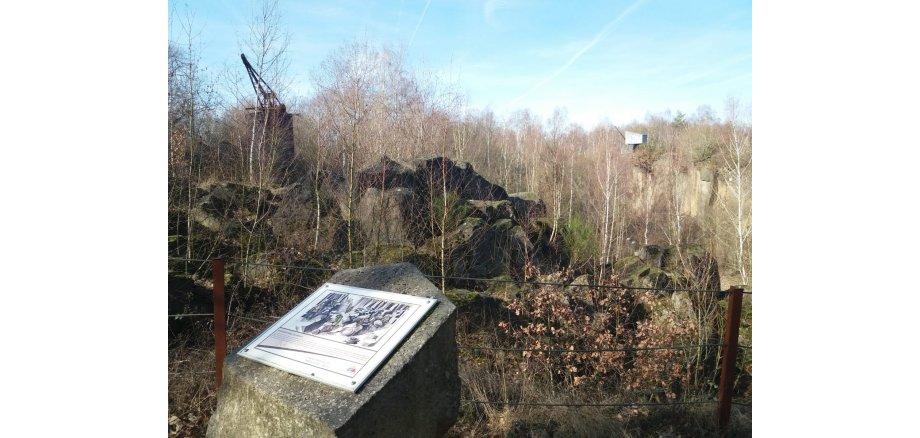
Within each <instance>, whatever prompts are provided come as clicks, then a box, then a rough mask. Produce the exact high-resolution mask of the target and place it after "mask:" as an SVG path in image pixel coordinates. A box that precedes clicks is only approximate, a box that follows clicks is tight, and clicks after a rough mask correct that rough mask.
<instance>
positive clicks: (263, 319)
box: [168, 257, 752, 408]
mask: <svg viewBox="0 0 920 438" xmlns="http://www.w3.org/2000/svg"><path fill="white" fill-rule="evenodd" d="M169 260H171V261H180V262H196V263H211V262H212V260H204V259H193V258H178V257H169ZM228 261H230V262H232V263H237V264H240V265H248V266H259V267H270V268H274V269H282V270H285V269H293V270H303V271H316V272H324V273H331V272H336V271H337V270H336V269H333V268H325V267H318V266H303V265H285V264H269V263H257V262H249V261H245V260H238V259H228ZM425 276H426V277H427V278H430V279H431V278H433V279H439V280H440V279H445V280H453V281H475V282H491V283H513V284H516V285H531V286H551V287H560V288H571V287H577V288H587V289H608V290H609V289H616V290H625V291H655V292H689V293H711V294H717V297H720V298H721V297H724V296H728V295H729V291H720V290H711V289H694V288H648V287H635V286H624V285H610V284H572V283H562V282H547V281H518V280H513V279H503V278H491V279H487V278H473V277H460V276H440V275H425ZM740 292H741V293H743V294H747V295H750V294H751V293H750V292H747V291H740ZM168 316H169V318H174V319H182V318H204V317H211V318H214V317H215V313H213V312H212V313H204V312H200V313H170V314H169V315H168ZM225 317H226V318H227V320H230V319H239V320H245V321H251V322H256V323H260V324H267V325H270V324H273V323H275V322H276V321H277V320H278V319H279V318H280V317H278V316H273V315H243V314H239V313H229V314H226V315H225ZM726 347H734V348H736V349H738V350H746V351H748V352H749V353H748V354H747V355H745V356H744V357H748V356H749V355H750V351H751V350H752V347H751V346H750V345H741V344H737V345H733V346H730V345H729V344H727V343H725V342H724V341H723V342H720V343H706V344H690V345H651V346H635V347H623V348H587V349H586V348H574V347H572V348H568V349H562V348H516V347H501V346H486V345H464V344H458V345H457V348H458V349H459V350H464V351H471V352H475V351H500V352H515V353H524V352H527V353H538V354H565V353H614V352H641V351H656V350H689V349H703V348H723V349H725V348H726ZM736 351H737V350H736ZM168 374H169V375H170V376H183V375H191V376H195V375H214V374H217V375H218V380H219V376H220V372H219V370H214V369H212V370H209V371H172V372H169V373H168ZM665 391H666V390H665V389H664V388H660V389H656V390H652V391H650V392H648V393H661V392H665ZM461 403H464V404H471V405H494V406H529V407H567V408H579V407H595V408H612V407H668V406H682V405H706V404H720V401H719V400H675V401H667V402H651V401H649V402H618V403H575V402H565V403H563V402H558V403H552V402H541V401H508V400H477V399H462V400H461ZM730 405H732V406H740V407H746V408H752V404H751V403H741V402H737V401H732V402H730ZM721 407H722V406H721V405H720V408H721Z"/></svg>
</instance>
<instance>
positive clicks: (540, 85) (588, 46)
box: [508, 0, 646, 106]
mask: <svg viewBox="0 0 920 438" xmlns="http://www.w3.org/2000/svg"><path fill="white" fill-rule="evenodd" d="M645 1H646V0H637V1H636V2H635V3H633V4H631V5H629V7H627V8H626V9H624V10H623V12H620V15H617V17H616V18H614V19H613V20H612V21H610V23H607V25H606V26H604V28H603V29H601V31H600V32H598V33H597V35H594V38H592V39H591V41H590V42H589V43H588V44H585V46H584V47H582V48H581V49H580V50H579V51H578V53H576V54H575V55H573V56H572V58H570V59H569V61H568V62H566V63H565V65H563V66H562V67H560V68H559V69H558V70H556V71H554V72H553V73H552V74H551V75H549V76H547V77H546V78H544V79H543V80H542V81H540V83H538V84H537V85H534V86H533V88H531V89H529V90H527V91H526V92H524V94H521V95H520V96H518V97H515V98H514V99H513V100H511V102H510V103H508V106H513V105H514V104H516V103H517V102H518V101H520V100H521V99H523V98H525V97H527V96H529V95H530V93H533V92H534V91H537V90H539V89H540V88H543V86H544V85H546V84H547V83H549V82H550V81H552V80H553V79H556V77H557V76H559V75H561V74H562V73H565V71H566V70H568V69H569V67H570V66H571V65H572V64H573V63H575V61H577V60H578V58H580V57H581V55H583V54H584V53H585V52H587V51H588V50H589V49H591V48H592V47H594V45H595V44H597V43H598V42H600V40H602V39H604V37H605V36H607V34H608V33H610V30H611V29H613V26H614V25H616V24H617V23H619V22H620V21H622V20H623V19H624V18H626V16H627V15H629V14H631V13H632V11H634V10H636V9H637V8H638V7H639V6H641V5H642V3H645Z"/></svg>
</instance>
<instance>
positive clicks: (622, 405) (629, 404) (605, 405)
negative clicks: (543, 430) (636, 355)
mask: <svg viewBox="0 0 920 438" xmlns="http://www.w3.org/2000/svg"><path fill="white" fill-rule="evenodd" d="M460 402H461V403H475V404H489V405H508V406H563V407H633V406H674V405H701V404H717V403H719V402H718V400H697V401H684V402H670V403H645V402H638V403H537V402H504V401H493V400H460Z"/></svg>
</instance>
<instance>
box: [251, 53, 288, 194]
mask: <svg viewBox="0 0 920 438" xmlns="http://www.w3.org/2000/svg"><path fill="white" fill-rule="evenodd" d="M240 58H242V59H243V65H245V66H246V72H247V73H249V80H250V82H252V89H253V91H255V93H256V100H257V102H256V105H255V106H252V107H246V110H247V112H248V118H247V121H248V122H249V123H250V125H251V126H252V137H251V140H250V145H249V179H250V181H252V182H255V181H263V182H268V181H272V180H276V181H279V182H280V181H283V180H287V179H290V178H291V177H292V176H293V175H291V172H292V170H293V168H294V123H293V115H292V114H290V113H288V112H287V107H286V106H284V104H283V103H281V101H280V100H279V99H278V95H277V94H276V93H275V92H274V91H273V90H272V89H271V87H270V86H269V85H268V84H267V83H266V82H265V80H263V79H262V76H261V75H260V74H259V72H257V71H256V69H254V68H253V67H252V64H250V63H249V60H247V59H246V55H244V54H242V53H241V54H240Z"/></svg>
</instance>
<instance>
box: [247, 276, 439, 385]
mask: <svg viewBox="0 0 920 438" xmlns="http://www.w3.org/2000/svg"><path fill="white" fill-rule="evenodd" d="M436 304H437V300H436V299H435V298H425V297H416V296H412V295H403V294H397V293H392V292H384V291H379V290H371V289H362V288H358V287H351V286H343V285H339V284H333V283H326V284H324V285H322V286H321V287H320V288H319V289H317V291H316V292H314V293H313V294H311V295H310V296H309V297H307V299H305V300H304V301H303V302H301V303H300V304H298V305H297V306H296V307H294V309H293V310H291V311H290V312H288V313H287V315H284V317H282V318H281V319H280V320H278V321H277V322H275V323H274V324H273V325H272V326H271V327H269V328H268V330H266V331H264V332H263V333H262V334H260V335H259V336H258V337H256V338H255V339H254V340H253V341H252V342H250V343H249V344H247V345H246V346H245V347H243V348H242V349H241V350H240V351H239V353H238V354H239V355H240V356H243V357H245V358H248V359H252V360H254V361H257V362H261V363H263V364H266V365H269V366H272V367H275V368H279V369H282V370H284V371H287V372H289V373H292V374H296V375H298V376H303V377H306V378H308V379H313V380H317V381H320V382H323V383H326V384H329V385H332V386H336V387H339V388H343V389H347V390H349V391H352V392H356V391H357V390H358V389H359V388H360V387H361V386H362V385H363V384H364V382H365V381H366V380H367V379H368V377H370V375H371V374H373V373H374V371H376V370H377V368H379V367H380V365H382V364H383V363H384V362H385V361H386V360H387V358H389V356H390V355H391V354H392V353H393V351H394V350H395V349H396V347H398V346H399V344H400V343H401V342H402V341H403V339H405V337H406V336H408V335H409V333H411V332H412V330H413V329H414V328H415V326H416V325H418V323H419V322H420V321H421V320H422V319H423V318H424V317H425V315H427V314H428V311H430V310H431V309H432V308H433V307H434V306H435V305H436Z"/></svg>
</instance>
